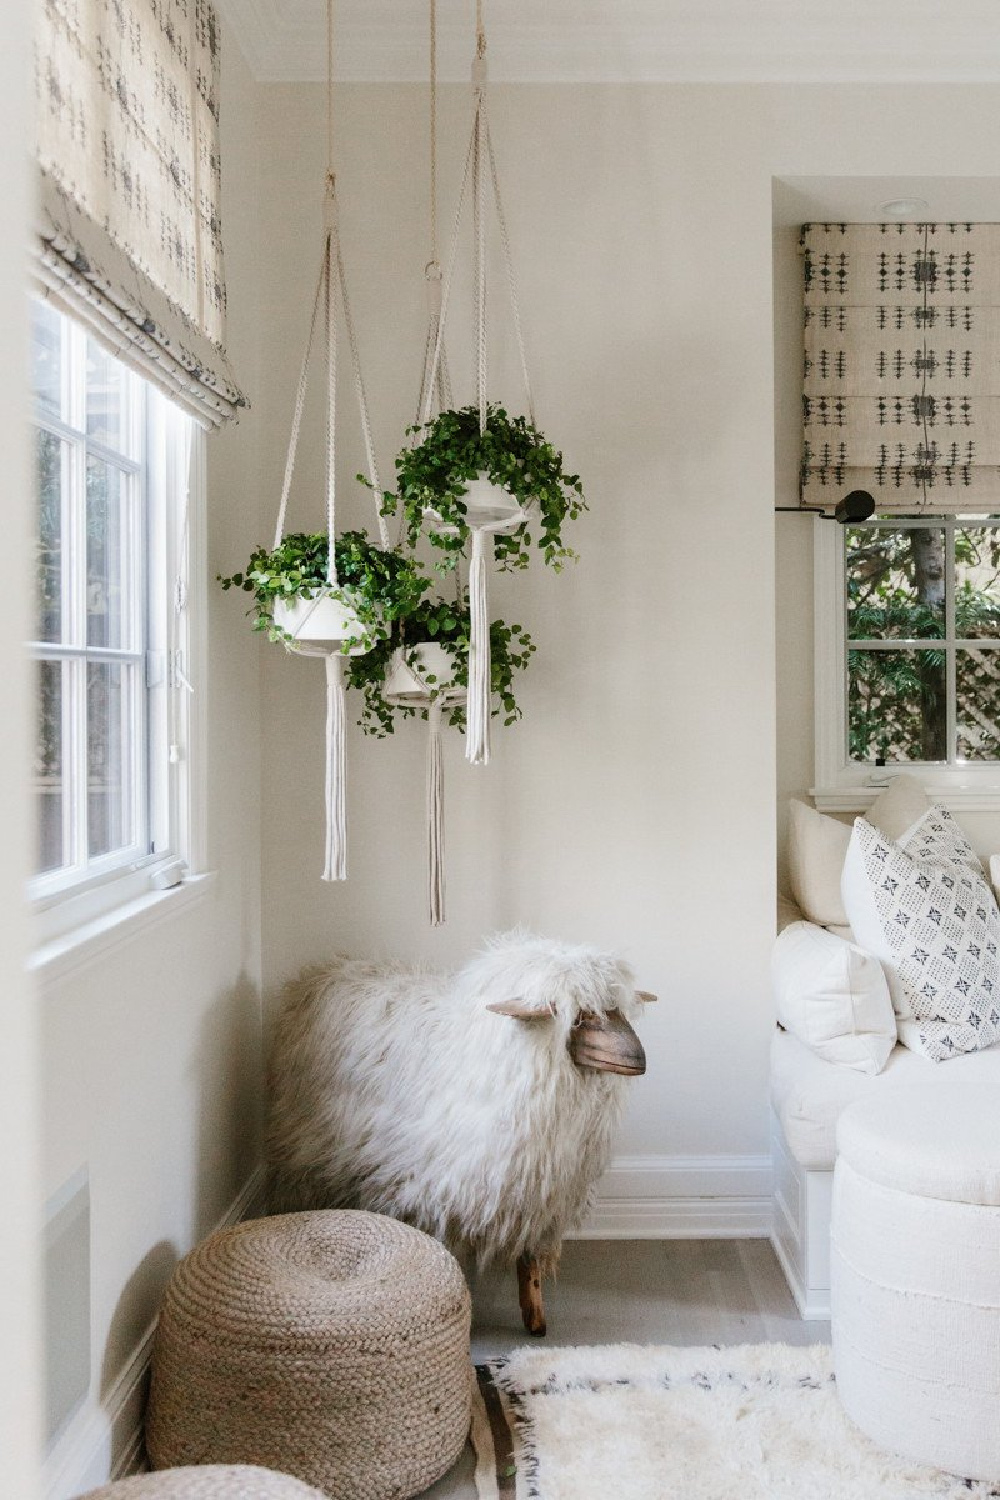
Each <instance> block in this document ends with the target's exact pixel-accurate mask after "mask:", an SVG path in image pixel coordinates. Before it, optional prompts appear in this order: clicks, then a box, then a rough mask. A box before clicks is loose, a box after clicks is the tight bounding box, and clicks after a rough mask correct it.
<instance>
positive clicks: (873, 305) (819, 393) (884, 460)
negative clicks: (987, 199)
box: [801, 223, 1000, 515]
mask: <svg viewBox="0 0 1000 1500" xmlns="http://www.w3.org/2000/svg"><path fill="white" fill-rule="evenodd" d="M801 249H802V260H803V268H804V277H805V363H804V382H803V398H802V411H803V449H802V469H801V485H802V496H803V500H804V501H805V502H806V503H808V504H812V505H814V504H816V503H817V502H818V501H819V502H825V501H826V500H827V499H828V498H831V497H830V491H833V493H834V495H835V496H836V498H838V499H839V498H840V497H841V495H842V494H843V492H845V491H847V490H851V489H865V490H869V491H871V493H872V494H873V495H874V497H875V504H876V510H877V511H879V512H896V513H905V514H914V513H917V514H919V513H921V512H923V511H930V512H936V513H938V514H952V515H953V514H983V513H992V512H995V511H997V510H998V509H1000V224H901V223H895V224H806V225H804V226H803V229H802V235H801Z"/></svg>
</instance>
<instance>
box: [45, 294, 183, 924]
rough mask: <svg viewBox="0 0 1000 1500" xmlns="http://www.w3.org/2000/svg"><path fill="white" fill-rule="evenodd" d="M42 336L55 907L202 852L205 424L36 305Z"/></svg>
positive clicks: (49, 858)
mask: <svg viewBox="0 0 1000 1500" xmlns="http://www.w3.org/2000/svg"><path fill="white" fill-rule="evenodd" d="M32 350H33V372H34V402H35V409H34V424H35V462H36V486H37V501H38V512H37V515H38V532H37V564H36V567H37V596H36V597H37V611H36V625H35V630H34V632H33V633H34V639H33V640H32V642H31V646H30V649H31V653H32V656H33V658H34V661H35V671H36V684H37V687H36V691H37V741H36V752H35V782H34V791H35V801H36V811H37V819H36V821H37V849H36V860H35V876H34V880H33V882H32V894H33V895H34V896H35V897H36V898H37V899H38V900H39V902H40V903H41V904H43V905H44V906H46V907H52V906H54V905H57V904H59V903H61V902H63V901H65V899H66V898H67V897H68V896H73V897H78V896H80V895H81V893H83V892H94V891H98V890H102V889H103V890H105V894H106V902H105V900H104V898H100V899H99V900H98V908H97V909H100V908H101V906H102V904H107V905H111V904H115V903H116V902H118V901H121V900H124V899H130V898H131V897H132V896H134V895H136V894H139V893H140V892H141V891H142V890H143V889H146V888H148V882H149V872H150V867H151V866H153V865H156V864H158V863H159V862H161V861H163V860H166V859H171V858H177V857H179V856H184V855H187V854H189V852H190V851H189V848H188V845H189V830H188V828H187V827H186V821H185V816H184V814H185V806H186V802H187V794H188V787H187V785H186V767H185V769H184V773H183V774H182V771H181V769H180V768H181V767H182V766H183V765H184V761H185V756H184V748H185V746H186V744H187V743H188V741H189V732H190V722H189V721H190V709H189V705H188V703H187V699H188V696H189V695H188V694H187V692H186V691H185V690H184V689H185V685H186V684H187V683H188V681H189V674H188V672H187V671H186V670H185V661H186V655H187V652H188V651H189V640H188V634H189V625H190V622H189V618H188V613H189V612H188V608H187V604H188V601H187V598H186V582H185V580H186V577H187V568H188V557H187V552H188V533H189V525H188V520H187V492H188V475H189V472H191V471H192V465H191V454H192V444H193V443H194V442H195V432H194V430H193V429H194V424H193V423H192V422H191V420H190V419H189V418H188V417H186V416H185V415H184V414H182V413H181V412H179V411H178V410H177V409H176V408H175V407H173V406H171V405H170V403H169V402H167V401H166V400H165V399H164V398H163V397H162V396H161V395H160V394H159V392H158V391H156V390H155V389H154V388H153V387H152V386H150V385H148V384H147V383H146V382H145V381H143V380H142V379H140V377H139V376H137V375H136V374H134V373H133V372H132V371H131V370H129V369H128V368H127V367H126V366H125V365H123V364H121V363H119V362H118V361H117V360H115V359H113V358H112V357H111V356H110V355H109V354H107V353H106V352H105V351H104V349H103V348H102V347H101V346H100V345H99V344H97V343H96V342H95V341H94V340H93V339H92V338H90V337H89V335H88V334H87V333H86V331H85V330H84V329H83V328H82V327H80V326H79V325H77V324H76V323H74V322H72V321H71V320H70V319H68V318H66V317H64V316H62V315H61V314H60V313H59V312H57V311H56V310H55V309H54V308H52V307H51V306H50V305H49V304H38V305H36V306H35V307H34V315H33V339H32ZM199 453H200V450H199ZM195 456H196V457H197V456H198V454H196V455H195ZM123 882H124V883H123ZM112 887H113V888H112ZM92 909H94V903H93V899H92V900H91V903H90V905H89V906H88V909H87V911H88V914H89V913H90V911H91V910H92Z"/></svg>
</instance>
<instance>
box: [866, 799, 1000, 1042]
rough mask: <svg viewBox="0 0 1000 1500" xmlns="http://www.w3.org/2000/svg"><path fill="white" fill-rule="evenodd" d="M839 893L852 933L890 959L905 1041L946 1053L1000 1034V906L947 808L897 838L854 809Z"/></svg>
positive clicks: (891, 988)
mask: <svg viewBox="0 0 1000 1500" xmlns="http://www.w3.org/2000/svg"><path fill="white" fill-rule="evenodd" d="M843 893H844V905H845V906H846V908H847V914H848V916H849V918H850V922H851V928H852V929H853V932H854V936H855V938H856V940H857V941H858V942H859V943H860V944H861V945H862V946H863V947H864V948H865V949H866V950H867V951H868V952H869V953H874V954H875V955H876V956H877V957H878V958H880V959H881V960H882V963H883V964H884V965H885V969H886V976H887V978H888V981H889V992H890V994H891V995H892V1002H893V1005H894V1007H895V1010H896V1015H897V1016H898V1017H899V1021H900V1039H901V1040H902V1041H903V1042H904V1043H905V1044H906V1045H907V1046H908V1047H911V1048H912V1049H913V1050H914V1051H918V1052H922V1053H923V1054H924V1055H925V1056H926V1057H930V1058H932V1059H933V1060H934V1061H935V1062H940V1061H942V1060H943V1059H944V1058H947V1057H953V1056H955V1055H956V1054H958V1053H962V1052H976V1051H978V1050H979V1049H980V1048H983V1047H989V1046H992V1044H993V1043H994V1042H996V1041H998V1040H1000V957H998V953H1000V912H998V910H997V903H996V900H995V899H994V896H993V892H992V891H991V890H990V888H989V885H988V884H987V882H986V880H985V879H984V877H983V870H982V866H981V865H980V863H979V860H978V859H977V858H976V854H975V851H974V850H973V848H972V846H971V845H970V843H969V841H968V839H966V837H965V835H964V834H963V833H962V832H961V830H960V829H959V827H958V825H957V824H956V823H955V821H954V819H953V818H952V817H951V815H950V814H949V813H948V812H946V811H945V809H944V808H943V807H932V808H931V809H930V811H929V812H928V813H926V814H925V815H924V817H923V818H921V819H920V821H919V822H918V823H917V824H916V825H915V826H914V827H913V828H911V829H910V830H909V832H908V833H907V834H906V835H905V837H904V838H902V839H901V840H898V841H897V840H894V839H890V838H886V837H885V836H884V834H882V833H880V832H879V830H878V829H876V828H873V827H872V825H871V823H869V822H868V821H867V820H866V819H865V818H857V819H856V820H855V823H854V831H853V833H852V834H851V843H850V848H849V849H848V852H847V859H846V861H845V864H844V880H843Z"/></svg>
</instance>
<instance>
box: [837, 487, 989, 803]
mask: <svg viewBox="0 0 1000 1500" xmlns="http://www.w3.org/2000/svg"><path fill="white" fill-rule="evenodd" d="M817 525H818V530H817V533H816V537H817V577H816V585H817V587H816V600H817V619H816V626H817V783H818V787H817V791H818V796H819V797H821V796H822V794H823V793H824V792H832V791H834V789H836V788H841V789H844V788H855V789H856V788H858V787H862V786H864V785H865V784H866V783H868V784H869V785H871V784H873V783H874V782H877V781H878V780H880V779H884V777H885V774H886V772H887V771H889V770H891V769H892V768H893V767H897V768H898V767H903V766H906V767H909V768H911V769H913V768H916V767H920V768H923V774H924V777H925V780H926V781H927V782H928V785H929V787H930V788H931V789H932V790H936V791H938V792H941V793H943V792H944V791H945V790H946V789H948V788H950V789H952V790H953V791H955V790H960V789H962V788H964V789H965V791H966V794H967V795H969V794H970V793H971V794H973V795H976V796H979V797H983V796H986V795H989V796H991V797H992V796H994V795H996V796H997V797H998V800H1000V518H982V517H976V518H974V519H971V518H961V517H957V518H952V517H941V516H933V517H916V518H913V519H900V518H898V517H895V516H894V517H891V518H882V519H878V518H876V519H874V520H873V521H871V522H868V523H866V524H864V525H861V526H850V527H845V528H841V527H839V526H834V525H831V524H830V523H828V522H819V523H817ZM843 805H844V806H847V805H850V804H848V803H844V804H843ZM855 805H856V804H855Z"/></svg>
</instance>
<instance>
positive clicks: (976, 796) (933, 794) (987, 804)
mask: <svg viewBox="0 0 1000 1500" xmlns="http://www.w3.org/2000/svg"><path fill="white" fill-rule="evenodd" d="M888 784H889V780H888V779H887V780H886V781H884V782H880V783H879V784H878V785H877V786H825V787H812V788H811V789H810V793H809V795H810V796H811V797H812V799H813V802H814V803H815V805H816V810H817V812H823V813H838V812H840V813H844V812H853V813H863V812H867V811H868V809H869V808H870V807H871V805H872V803H873V802H874V801H875V798H876V797H877V796H878V795H879V793H880V792H884V791H885V788H886V787H887V786H888ZM924 789H925V791H926V792H927V796H928V798H929V799H930V801H932V802H940V803H941V805H942V806H943V807H946V808H947V809H948V811H949V812H957V813H963V812H964V813H975V812H1000V780H998V781H996V782H994V783H992V784H988V785H983V786H968V785H966V786H961V785H959V786H948V785H946V784H943V783H941V782H938V783H935V782H934V781H933V780H928V781H925V782H924Z"/></svg>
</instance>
